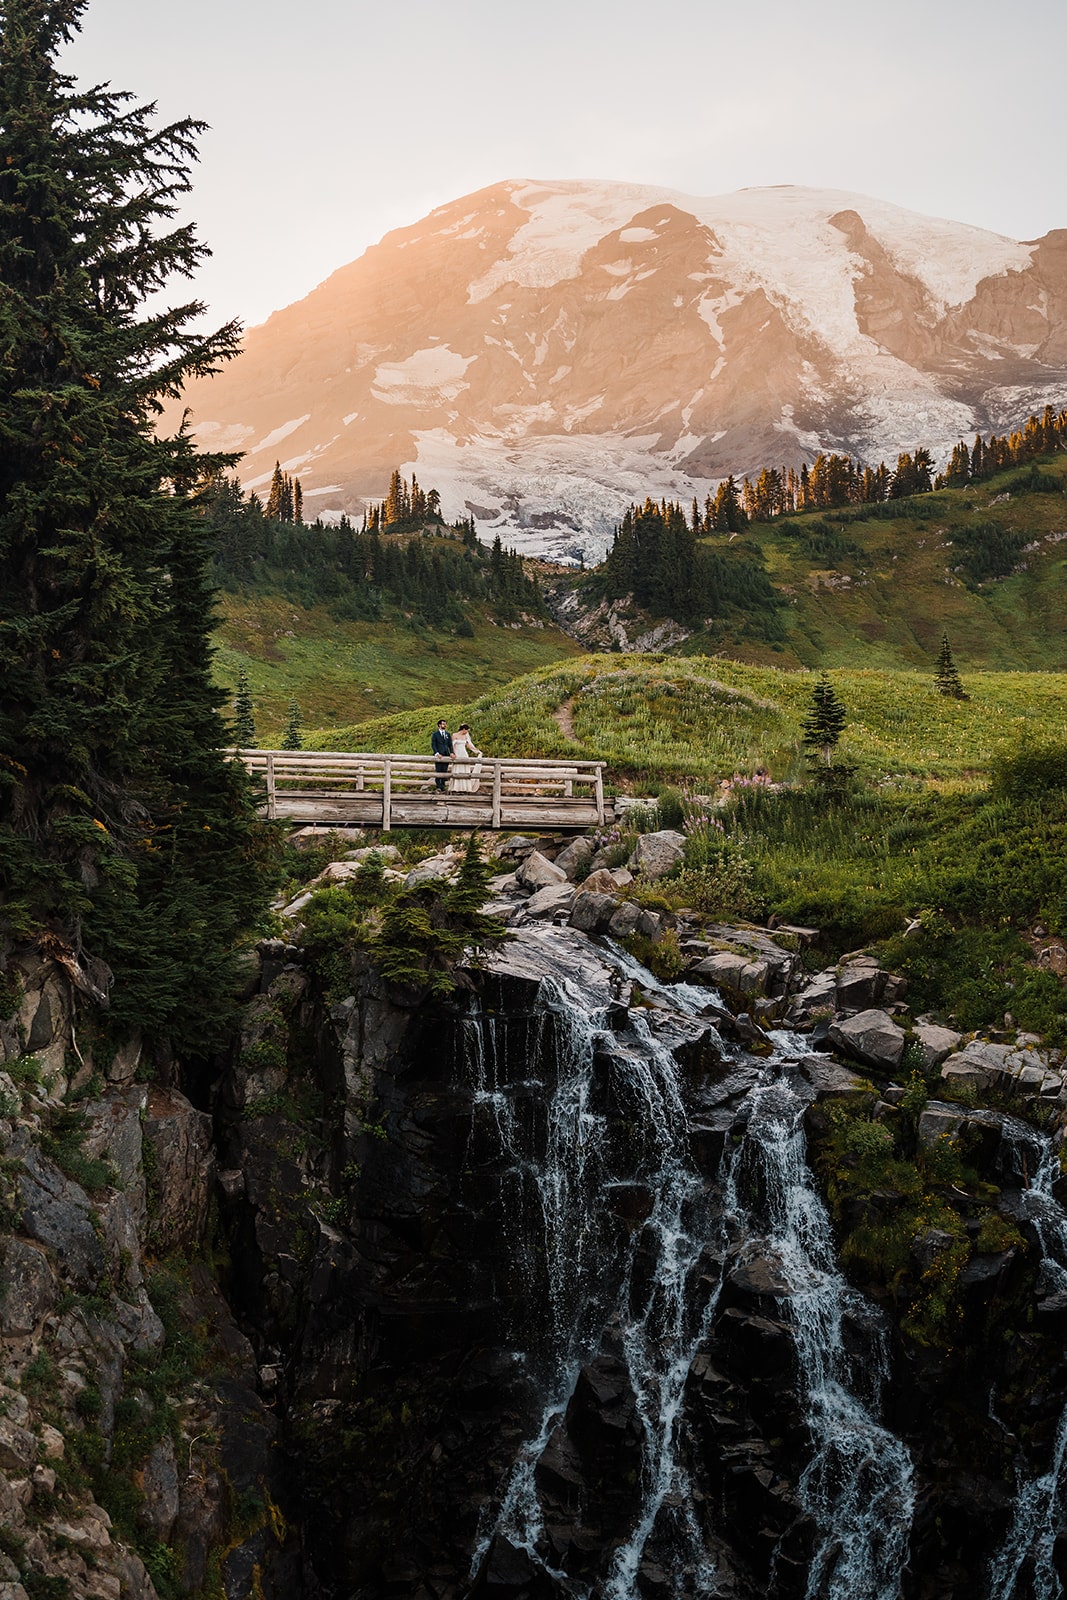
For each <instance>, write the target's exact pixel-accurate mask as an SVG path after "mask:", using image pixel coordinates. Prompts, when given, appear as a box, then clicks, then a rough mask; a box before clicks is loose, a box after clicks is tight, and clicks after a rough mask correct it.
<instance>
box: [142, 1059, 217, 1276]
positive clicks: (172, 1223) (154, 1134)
mask: <svg viewBox="0 0 1067 1600" xmlns="http://www.w3.org/2000/svg"><path fill="white" fill-rule="evenodd" d="M144 1137H145V1139H146V1141H147V1142H148V1144H149V1145H150V1147H151V1149H152V1153H153V1155H154V1157H155V1162H154V1166H155V1177H154V1181H153V1186H152V1187H153V1195H152V1200H153V1206H152V1209H153V1211H154V1215H153V1218H152V1240H153V1244H154V1246H155V1248H157V1249H160V1250H183V1249H184V1250H188V1249H196V1248H197V1247H198V1246H199V1245H200V1243H201V1242H202V1240H203V1237H204V1230H205V1228H206V1226H207V1213H208V1202H209V1200H210V1197H211V1188H212V1183H213V1181H214V1174H215V1158H214V1155H213V1153H212V1144H211V1118H210V1117H209V1116H208V1115H207V1114H206V1113H205V1112H202V1111H197V1110H196V1108H195V1106H193V1105H191V1104H190V1102H189V1101H188V1100H187V1099H186V1098H185V1096H184V1095H183V1094H180V1093H179V1092H178V1090H177V1089H159V1088H156V1087H154V1086H153V1088H152V1089H151V1090H150V1091H149V1095H148V1104H147V1106H146V1108H145V1120H144Z"/></svg>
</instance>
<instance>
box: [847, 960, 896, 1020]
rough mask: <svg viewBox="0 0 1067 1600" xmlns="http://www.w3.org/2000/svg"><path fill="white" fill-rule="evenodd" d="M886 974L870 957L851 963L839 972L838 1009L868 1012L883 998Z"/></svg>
mask: <svg viewBox="0 0 1067 1600" xmlns="http://www.w3.org/2000/svg"><path fill="white" fill-rule="evenodd" d="M885 983H886V974H885V973H884V972H883V971H882V969H881V967H879V965H878V963H877V962H876V961H875V960H874V959H873V957H870V956H861V957H860V958H859V960H857V961H849V962H847V963H846V964H845V965H844V966H842V967H841V968H840V969H839V970H838V974H837V1008H838V1010H840V1011H866V1010H869V1009H870V1007H872V1006H874V1005H875V1004H876V1002H877V1001H879V1000H880V999H881V998H882V991H883V990H884V989H885Z"/></svg>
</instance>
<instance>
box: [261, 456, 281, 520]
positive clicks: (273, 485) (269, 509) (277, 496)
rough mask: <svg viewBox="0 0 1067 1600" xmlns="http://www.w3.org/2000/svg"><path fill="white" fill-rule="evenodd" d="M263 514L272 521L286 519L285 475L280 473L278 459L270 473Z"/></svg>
mask: <svg viewBox="0 0 1067 1600" xmlns="http://www.w3.org/2000/svg"><path fill="white" fill-rule="evenodd" d="M263 515H264V516H265V517H269V518H270V520H271V521H272V522H284V521H285V520H286V517H285V477H284V475H283V473H282V464H281V462H280V461H276V462H275V463H274V471H273V473H272V474H271V480H270V490H269V491H268V494H267V504H266V507H265V509H264V512H263Z"/></svg>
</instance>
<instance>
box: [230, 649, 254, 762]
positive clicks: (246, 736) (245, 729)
mask: <svg viewBox="0 0 1067 1600" xmlns="http://www.w3.org/2000/svg"><path fill="white" fill-rule="evenodd" d="M233 731H234V737H235V738H236V740H237V743H238V745H240V747H241V749H242V750H251V749H252V748H253V747H254V746H255V742H256V708H255V704H254V702H253V700H252V691H251V689H250V688H249V687H248V673H247V672H246V671H245V669H244V667H239V668H238V670H237V693H236V694H235V696H234V701H233Z"/></svg>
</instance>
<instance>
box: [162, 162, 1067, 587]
mask: <svg viewBox="0 0 1067 1600" xmlns="http://www.w3.org/2000/svg"><path fill="white" fill-rule="evenodd" d="M1065 399H1067V230H1056V231H1055V232H1053V233H1050V234H1048V235H1046V236H1045V237H1044V238H1043V239H1039V240H1037V241H1034V242H1031V243H1019V242H1017V241H1016V240H1013V239H1007V238H1003V237H1001V236H1000V235H999V234H993V233H987V232H985V231H984V230H982V229H980V228H973V227H969V226H967V225H966V224H964V223H957V222H947V221H941V220H939V219H937V218H932V217H925V216H920V215H918V214H917V213H915V212H911V211H904V210H901V209H900V208H899V207H897V206H892V205H888V204H886V203H885V202H884V201H880V200H872V199H869V198H867V197H865V196H862V195H854V194H845V193H840V192H835V191H830V190H818V189H803V188H793V187H782V188H771V189H746V190H741V191H740V192H738V193H737V194H732V195H724V196H719V197H717V198H713V199H697V198H695V197H693V196H689V195H682V194H677V193H673V192H671V191H669V190H664V189H654V188H648V187H644V186H641V185H635V184H621V183H599V182H595V183H594V182H589V183H586V182H566V183H535V182H507V183H500V184H497V185H495V186H494V187H492V188H489V189H484V190H481V191H480V192H479V193H477V194H473V195H468V196H466V197H465V198H464V199H462V200H457V201H455V202H454V203H453V204H451V205H447V206H443V207H441V208H440V209H439V210H437V211H434V212H432V213H431V214H430V215H429V216H428V217H425V218H423V220H422V221H420V222H418V223H416V224H415V225H414V226H413V227H410V228H405V229H400V230H398V231H397V232H394V233H390V234H387V235H386V237H385V238H384V239H383V240H382V242H381V243H380V244H378V245H375V246H373V247H372V248H371V249H369V250H367V251H366V252H365V254H363V255H362V256H361V257H360V258H359V259H358V260H357V261H354V262H352V263H350V264H349V265H348V266H345V267H342V268H341V269H340V270H339V271H337V272H335V273H334V274H333V276H332V277H330V278H328V279H327V280H326V282H325V283H323V284H321V285H320V286H319V287H318V288H317V289H315V290H314V291H313V292H312V293H311V294H309V295H308V296H307V297H306V298H305V299H303V300H301V301H299V302H298V303H297V304H295V305H292V306H289V307H287V308H286V309H285V310H284V311H279V312H276V313H275V314H274V315H273V316H272V317H271V318H270V319H269V320H268V321H267V322H266V323H264V324H262V325H261V326H260V327H256V328H253V329H251V330H250V331H249V332H248V334H247V336H246V340H245V348H244V353H243V354H242V356H241V357H240V358H239V359H238V360H237V361H235V362H234V363H233V364H232V365H231V366H230V367H228V368H227V369H226V370H225V371H224V372H223V373H222V374H220V375H219V376H218V377H216V378H214V379H211V380H204V381H202V382H199V383H196V384H194V385H192V386H191V388H190V389H189V391H188V392H187V394H186V396H185V402H184V403H185V404H186V405H188V406H189V407H191V409H192V413H193V419H194V423H195V426H196V429H197V432H198V435H199V437H200V440H201V442H202V443H203V444H204V445H207V446H212V447H217V448H226V449H240V450H243V451H244V452H245V458H244V461H243V463H242V467H241V475H242V478H243V481H244V483H245V485H246V486H255V487H259V486H261V485H264V484H266V482H267V481H268V479H269V477H270V474H271V471H272V469H273V467H274V463H275V461H276V460H280V461H281V463H282V466H283V468H284V469H285V470H286V471H288V472H290V473H296V474H299V476H300V478H301V480H302V483H303V486H304V493H305V515H306V516H307V517H308V518H309V519H311V518H314V516H316V515H319V514H321V515H322V516H324V517H326V518H328V519H336V518H337V517H339V516H340V515H341V513H342V512H345V511H347V512H348V513H349V514H350V515H351V514H355V515H356V516H358V514H359V513H360V511H361V510H362V508H363V505H364V504H365V502H366V501H367V499H369V498H371V497H373V498H379V497H380V496H381V495H382V493H383V491H384V489H385V487H386V484H387V482H388V478H389V474H390V472H391V470H392V469H393V468H394V467H400V468H401V470H402V471H403V472H404V473H405V475H406V476H410V475H411V473H412V472H414V473H415V474H416V475H417V476H418V478H419V480H420V481H421V482H422V483H424V484H426V485H428V486H429V485H432V486H435V487H436V488H438V489H439V490H440V492H441V496H442V503H443V509H444V511H445V514H446V515H447V516H448V517H449V518H451V517H454V516H458V515H466V514H468V513H473V515H474V517H475V519H476V521H477V524H478V529H479V532H480V533H481V534H482V536H483V537H490V538H491V537H492V536H493V534H494V533H495V532H497V531H499V532H501V533H502V534H504V536H505V541H506V542H507V543H509V544H512V545H516V546H518V547H519V548H520V549H524V550H527V551H529V552H531V553H534V552H538V553H543V554H547V555H556V556H564V557H571V558H573V557H574V556H576V555H578V554H579V553H584V555H585V556H586V557H591V558H592V557H596V556H597V555H599V554H600V553H601V552H602V551H603V549H604V548H605V546H606V544H607V542H608V541H609V539H610V535H611V529H612V527H613V525H614V524H615V523H616V522H617V521H618V519H619V517H620V515H621V513H622V511H623V510H624V509H625V507H626V505H628V504H629V503H630V502H631V501H632V500H643V499H644V498H645V496H646V495H652V496H653V497H655V498H659V497H661V496H663V495H666V496H669V497H672V498H680V499H682V500H683V501H688V499H689V498H691V496H692V495H694V494H696V495H698V496H703V495H704V494H705V493H706V492H707V491H708V490H709V489H710V488H711V487H712V486H713V485H714V484H715V482H716V481H717V480H719V479H720V478H722V477H724V476H725V475H726V474H728V473H734V474H738V475H740V474H743V473H754V472H758V471H759V469H760V468H761V467H763V466H765V465H766V466H781V465H786V466H789V465H792V466H799V465H800V464H801V462H803V461H808V462H811V461H812V460H813V459H814V457H815V455H816V454H817V453H818V452H819V451H820V450H838V451H842V452H845V453H848V454H849V455H852V456H854V457H857V458H859V459H862V460H864V461H870V462H872V463H875V464H876V463H877V462H878V461H881V460H883V459H884V460H887V461H888V462H889V463H890V465H893V464H894V463H895V460H896V456H897V454H898V453H899V452H900V451H902V450H913V449H914V448H915V446H916V445H918V444H923V445H926V446H928V447H929V448H930V449H931V450H933V452H934V454H935V457H938V458H940V457H941V456H942V455H944V454H946V453H947V452H948V450H949V449H950V448H951V446H952V445H953V444H954V443H955V442H956V440H957V439H959V438H961V437H963V438H966V437H967V436H968V435H970V434H973V433H974V432H975V431H981V432H983V433H988V432H990V431H994V432H1000V431H1003V430H1004V429H1005V428H1010V427H1012V426H1014V425H1016V424H1017V423H1018V422H1019V421H1020V419H1022V418H1024V417H1025V416H1026V415H1027V414H1028V413H1029V412H1031V411H1034V410H1041V409H1042V408H1043V407H1044V405H1045V404H1046V403H1048V402H1052V403H1053V404H1055V405H1057V407H1059V406H1062V405H1063V403H1064V401H1065ZM176 415H177V412H172V413H171V415H170V420H174V419H175V417H176Z"/></svg>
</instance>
